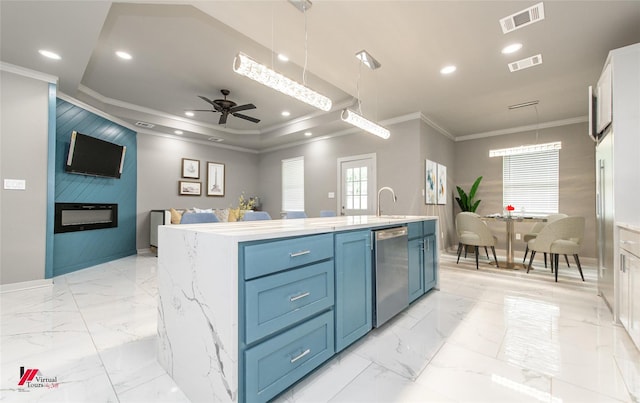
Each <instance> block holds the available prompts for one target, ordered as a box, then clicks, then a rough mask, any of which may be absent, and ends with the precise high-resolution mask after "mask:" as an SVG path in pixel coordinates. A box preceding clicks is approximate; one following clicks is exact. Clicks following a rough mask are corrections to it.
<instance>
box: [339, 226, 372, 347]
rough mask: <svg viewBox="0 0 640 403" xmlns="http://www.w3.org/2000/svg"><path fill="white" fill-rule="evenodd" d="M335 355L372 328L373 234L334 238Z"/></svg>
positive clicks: (362, 233) (363, 233) (347, 233)
mask: <svg viewBox="0 0 640 403" xmlns="http://www.w3.org/2000/svg"><path fill="white" fill-rule="evenodd" d="M334 259H335V269H336V273H335V276H336V288H335V293H336V305H335V316H336V319H335V320H336V325H335V332H336V341H335V344H336V352H338V351H341V350H343V349H344V348H345V347H347V346H348V345H350V344H351V343H353V342H354V341H356V340H358V339H359V338H360V337H362V336H364V335H365V334H367V332H369V330H371V328H372V321H373V317H372V306H373V300H372V296H371V292H372V272H371V231H370V230H363V231H354V232H344V233H338V234H336V235H335V257H334Z"/></svg>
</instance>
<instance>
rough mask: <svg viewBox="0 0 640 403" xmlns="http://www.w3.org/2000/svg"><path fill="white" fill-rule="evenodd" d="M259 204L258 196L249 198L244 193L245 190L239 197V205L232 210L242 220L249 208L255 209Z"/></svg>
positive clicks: (236, 217)
mask: <svg viewBox="0 0 640 403" xmlns="http://www.w3.org/2000/svg"><path fill="white" fill-rule="evenodd" d="M257 204H258V198H257V197H249V198H247V197H246V196H245V195H244V192H242V194H241V195H240V197H238V207H235V208H233V207H232V210H233V212H234V214H235V219H236V220H237V221H242V217H244V213H245V212H246V211H247V210H253V209H255V208H256V206H257Z"/></svg>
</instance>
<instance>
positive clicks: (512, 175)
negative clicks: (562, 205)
mask: <svg viewBox="0 0 640 403" xmlns="http://www.w3.org/2000/svg"><path fill="white" fill-rule="evenodd" d="M559 182H560V151H559V149H553V150H545V151H537V152H531V153H523V154H513V155H505V156H503V158H502V200H503V206H508V205H512V206H513V207H514V208H515V211H514V212H515V213H516V214H520V213H523V214H525V215H532V216H536V215H547V214H556V213H558V206H559Z"/></svg>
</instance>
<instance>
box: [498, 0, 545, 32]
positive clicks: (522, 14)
mask: <svg viewBox="0 0 640 403" xmlns="http://www.w3.org/2000/svg"><path fill="white" fill-rule="evenodd" d="M542 20H544V6H543V4H542V3H538V4H536V5H535V6H531V7H529V8H527V9H525V10H522V11H518V12H517V13H515V14H511V15H510V16H508V17H504V18H502V19H501V20H500V27H502V33H503V34H507V33H509V32H512V31H515V30H516V29H519V28H522V27H526V26H527V25H529V24H533V23H534V22H538V21H542Z"/></svg>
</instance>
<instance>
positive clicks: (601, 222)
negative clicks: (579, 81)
mask: <svg viewBox="0 0 640 403" xmlns="http://www.w3.org/2000/svg"><path fill="white" fill-rule="evenodd" d="M613 136H614V133H613V128H612V127H611V126H610V127H609V128H608V129H607V130H606V131H605V132H604V133H603V135H602V136H601V137H600V139H599V141H598V145H597V146H596V224H597V231H598V237H597V239H598V293H599V294H600V295H601V296H602V298H604V300H605V302H606V303H607V305H609V309H610V310H611V312H613V311H614V306H615V292H614V253H615V248H614V238H613V237H614V235H613V232H614V226H615V222H614V219H615V217H614V205H613V201H614V193H613Z"/></svg>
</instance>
